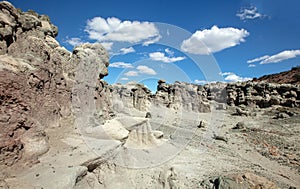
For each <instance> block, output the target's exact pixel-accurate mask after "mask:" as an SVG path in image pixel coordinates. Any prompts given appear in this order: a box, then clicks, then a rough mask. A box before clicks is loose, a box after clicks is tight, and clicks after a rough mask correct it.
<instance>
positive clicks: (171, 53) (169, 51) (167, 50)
mask: <svg viewBox="0 0 300 189" xmlns="http://www.w3.org/2000/svg"><path fill="white" fill-rule="evenodd" d="M165 52H166V53H167V54H168V55H169V56H174V52H173V51H171V50H170V49H169V48H166V49H165Z"/></svg>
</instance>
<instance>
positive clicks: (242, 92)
mask: <svg viewBox="0 0 300 189" xmlns="http://www.w3.org/2000/svg"><path fill="white" fill-rule="evenodd" d="M226 91H227V104H228V105H231V106H234V105H236V106H238V105H247V106H256V105H257V106H258V107H260V108H266V107H270V106H272V105H282V106H287V107H297V106H299V100H300V96H299V95H300V86H298V85H291V84H275V83H266V82H259V83H258V82H243V83H231V84H228V85H227V87H226Z"/></svg>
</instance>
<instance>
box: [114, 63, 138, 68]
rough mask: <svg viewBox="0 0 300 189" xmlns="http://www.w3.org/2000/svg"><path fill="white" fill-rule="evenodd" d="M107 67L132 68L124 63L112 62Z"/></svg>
mask: <svg viewBox="0 0 300 189" xmlns="http://www.w3.org/2000/svg"><path fill="white" fill-rule="evenodd" d="M109 67H112V68H133V66H132V65H131V64H130V63H125V62H114V63H111V64H110V65H109Z"/></svg>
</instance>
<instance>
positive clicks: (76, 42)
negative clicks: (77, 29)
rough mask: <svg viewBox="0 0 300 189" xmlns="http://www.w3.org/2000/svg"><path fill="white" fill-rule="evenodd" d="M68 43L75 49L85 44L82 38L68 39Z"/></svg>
mask: <svg viewBox="0 0 300 189" xmlns="http://www.w3.org/2000/svg"><path fill="white" fill-rule="evenodd" d="M66 42H67V43H69V44H70V45H72V46H73V47H75V46H79V45H81V44H82V43H83V41H82V40H81V39H80V38H77V37H73V38H71V39H67V40H66Z"/></svg>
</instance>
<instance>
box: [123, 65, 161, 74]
mask: <svg viewBox="0 0 300 189" xmlns="http://www.w3.org/2000/svg"><path fill="white" fill-rule="evenodd" d="M140 74H146V75H156V74H157V73H156V71H155V70H154V69H152V68H150V67H148V66H145V65H139V66H137V67H136V68H135V70H132V71H128V72H126V73H125V74H124V75H125V76H127V77H135V76H139V75H140Z"/></svg>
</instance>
